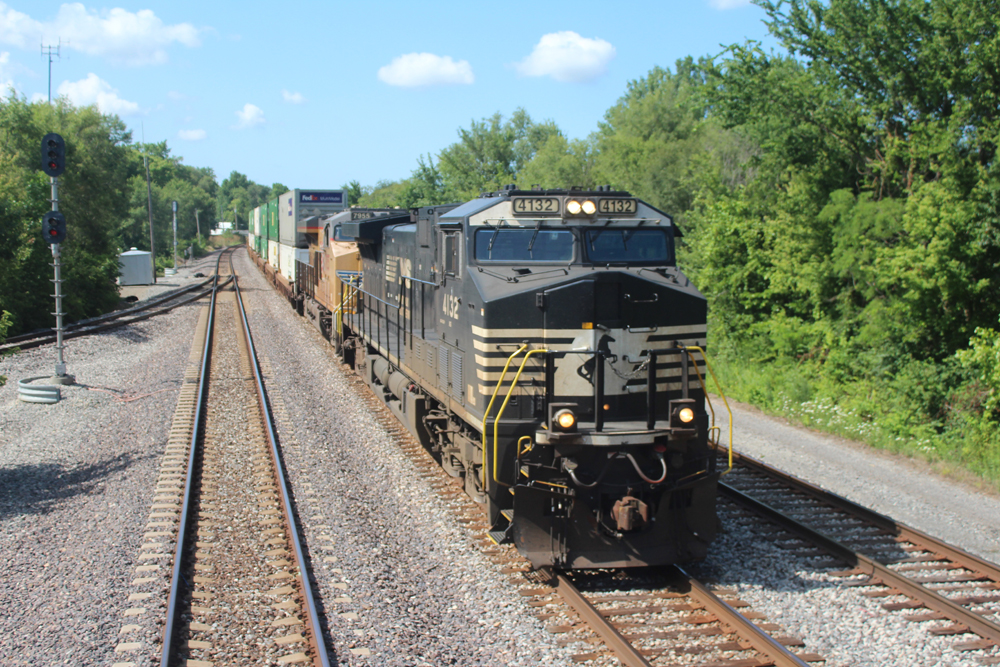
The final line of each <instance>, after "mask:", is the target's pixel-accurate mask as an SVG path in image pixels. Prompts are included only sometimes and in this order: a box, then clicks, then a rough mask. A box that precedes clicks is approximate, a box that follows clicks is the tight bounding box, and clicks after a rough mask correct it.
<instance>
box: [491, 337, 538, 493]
mask: <svg viewBox="0 0 1000 667" xmlns="http://www.w3.org/2000/svg"><path fill="white" fill-rule="evenodd" d="M527 348H528V345H527V344H524V345H522V346H521V347H519V348H517V350H515V351H514V354H512V355H510V356H509V357H507V363H506V364H504V367H503V372H502V373H500V379H499V380H497V386H496V388H495V389H494V390H493V396H491V397H490V403H489V405H487V406H486V412H484V413H483V428H482V429H481V431H482V437H483V466H482V470H481V471H480V473H481V474H480V477H481V479H482V485H483V493H486V465H487V463H486V420H487V419H489V418H490V410H492V409H493V401H495V400H496V398H497V394H499V393H500V385H501V384H503V379H504V377H506V375H507V369H508V368H510V362H512V361H514V357H516V356H517V355H519V354H521V353H522V352H524V351H525V350H526V349H527Z"/></svg>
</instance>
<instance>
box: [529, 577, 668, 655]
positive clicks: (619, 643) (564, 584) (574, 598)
mask: <svg viewBox="0 0 1000 667" xmlns="http://www.w3.org/2000/svg"><path fill="white" fill-rule="evenodd" d="M546 572H547V573H548V574H549V585H551V586H552V587H553V588H555V589H556V592H557V593H558V594H559V597H561V598H562V599H563V600H564V601H565V602H566V604H568V605H569V606H570V607H572V608H573V611H575V612H576V613H577V615H579V616H580V618H582V619H583V620H584V622H585V623H586V624H587V625H589V626H590V627H591V629H593V631H594V632H596V633H597V636H598V637H600V638H601V641H603V642H604V645H605V646H607V647H608V648H609V649H611V651H612V652H613V653H614V654H615V657H616V658H618V659H619V660H620V661H621V663H622V664H623V665H625V666H626V667H652V665H651V663H650V662H649V661H648V660H646V658H645V656H643V655H642V654H641V653H639V651H638V649H636V647H635V646H633V645H632V644H631V642H629V640H627V639H625V637H624V636H623V635H622V633H620V632H618V629H617V628H616V627H615V626H614V625H612V624H611V621H609V620H608V619H607V618H605V617H604V616H602V615H601V612H600V611H598V610H597V608H596V607H595V606H594V605H592V604H591V603H590V601H589V600H587V598H585V597H584V596H583V594H582V593H580V591H579V589H577V587H576V586H574V585H573V582H571V581H570V580H569V579H568V578H567V577H566V575H564V574H563V573H561V572H554V571H552V570H546Z"/></svg>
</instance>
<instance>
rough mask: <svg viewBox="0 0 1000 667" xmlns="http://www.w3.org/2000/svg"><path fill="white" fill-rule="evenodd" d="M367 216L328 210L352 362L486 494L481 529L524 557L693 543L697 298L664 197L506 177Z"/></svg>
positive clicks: (691, 553)
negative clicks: (339, 233)
mask: <svg viewBox="0 0 1000 667" xmlns="http://www.w3.org/2000/svg"><path fill="white" fill-rule="evenodd" d="M370 227H371V223H369V229H367V230H366V229H365V228H364V225H363V224H358V225H355V226H354V227H353V228H352V227H351V225H345V227H344V231H345V233H346V234H348V235H353V236H354V237H355V238H356V239H357V240H358V242H359V244H360V247H361V255H362V263H363V279H362V284H363V287H362V289H361V291H360V295H359V308H358V312H357V313H356V314H354V316H353V317H352V318H351V320H350V322H346V321H345V324H347V325H348V329H349V331H350V332H352V333H353V334H355V335H358V336H359V337H360V338H361V339H363V340H364V341H365V344H366V350H367V354H368V355H369V356H371V357H372V359H371V363H370V364H367V365H365V366H364V368H363V369H362V370H363V374H364V375H365V377H366V378H367V379H368V381H369V383H370V384H371V385H372V386H373V389H375V390H376V393H377V394H381V395H383V396H385V398H386V400H387V402H388V403H389V405H390V407H391V408H393V409H394V411H395V412H396V413H397V416H399V417H400V418H401V419H403V421H404V423H407V424H408V425H409V426H410V429H411V431H413V432H414V433H415V434H416V435H418V437H420V438H421V439H422V440H423V441H424V442H425V443H426V444H427V445H428V446H429V447H430V448H432V450H433V451H435V453H436V454H437V455H438V456H439V457H440V459H441V462H442V465H443V466H444V467H445V469H446V470H448V471H449V472H450V473H451V474H453V475H455V476H461V477H463V478H464V480H465V487H466V490H467V491H468V492H469V493H470V495H472V496H473V497H475V498H477V499H480V500H481V501H483V502H486V503H488V504H489V510H490V517H491V520H492V523H493V527H494V530H493V531H492V533H491V536H492V537H493V538H494V539H495V540H496V541H498V542H502V541H513V543H514V544H515V545H516V547H517V548H518V550H519V551H520V552H521V553H522V554H524V555H525V556H526V557H528V558H529V559H530V560H531V561H532V563H533V564H534V565H536V566H543V565H552V566H556V567H566V568H587V567H627V566H639V565H652V564H666V563H675V562H680V561H685V560H691V559H697V558H702V557H704V555H705V554H706V551H707V546H708V544H709V542H710V541H711V539H712V538H713V537H714V533H715V527H716V517H715V495H716V482H717V480H718V477H719V472H718V471H717V470H716V469H715V457H714V455H713V452H712V449H711V448H710V443H709V440H708V434H709V429H710V424H709V416H708V414H707V412H706V409H705V400H706V397H705V391H704V383H703V382H702V379H703V378H704V360H703V359H702V357H701V356H700V354H698V353H697V352H696V350H697V351H700V350H701V348H704V346H705V335H706V314H707V308H706V301H705V298H704V296H703V295H701V293H699V292H698V290H697V289H696V288H695V287H694V286H693V285H691V283H690V281H688V280H687V278H686V277H685V276H684V275H683V274H682V273H681V272H680V271H679V270H678V269H677V267H676V263H675V259H674V240H675V238H676V237H677V236H679V231H678V229H677V227H676V226H675V225H674V224H673V220H672V219H671V218H670V216H669V215H667V214H665V213H663V212H662V211H659V210H657V209H656V208H654V207H652V206H649V205H648V204H646V203H645V202H642V201H640V200H638V199H636V198H634V197H631V196H630V195H629V194H628V193H626V192H620V191H612V190H611V189H610V188H600V189H598V190H595V191H578V190H531V191H522V190H513V189H510V190H506V191H504V192H501V193H495V194H492V195H486V196H482V197H480V198H479V199H476V200H473V201H471V202H467V203H465V204H462V205H460V206H449V207H443V208H442V207H429V208H426V209H419V210H417V211H415V212H414V213H413V215H412V216H411V218H410V219H409V220H408V221H407V223H406V224H396V225H388V224H386V225H384V226H381V227H380V228H379V229H378V230H373V229H371V228H370ZM366 239H368V240H367V241H366Z"/></svg>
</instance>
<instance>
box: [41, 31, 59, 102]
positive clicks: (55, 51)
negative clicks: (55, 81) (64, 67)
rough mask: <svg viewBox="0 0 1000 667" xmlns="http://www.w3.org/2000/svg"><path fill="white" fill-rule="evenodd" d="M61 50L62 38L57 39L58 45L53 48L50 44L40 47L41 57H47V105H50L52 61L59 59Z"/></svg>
mask: <svg viewBox="0 0 1000 667" xmlns="http://www.w3.org/2000/svg"><path fill="white" fill-rule="evenodd" d="M60 50H62V38H60V39H59V43H58V44H56V45H55V46H52V45H51V44H48V45H46V44H43V45H42V55H43V56H48V57H49V104H52V59H53V58H61V56H60V54H59V52H60Z"/></svg>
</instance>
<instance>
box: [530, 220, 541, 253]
mask: <svg viewBox="0 0 1000 667" xmlns="http://www.w3.org/2000/svg"><path fill="white" fill-rule="evenodd" d="M541 228H542V221H541V219H539V220H538V224H537V225H535V233H534V234H532V235H531V240H530V241H528V253H529V254H530V253H531V249H532V248H533V247H534V246H535V239H536V238H538V230H540V229H541Z"/></svg>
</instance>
